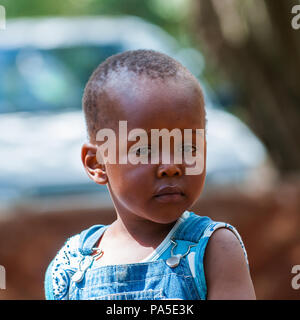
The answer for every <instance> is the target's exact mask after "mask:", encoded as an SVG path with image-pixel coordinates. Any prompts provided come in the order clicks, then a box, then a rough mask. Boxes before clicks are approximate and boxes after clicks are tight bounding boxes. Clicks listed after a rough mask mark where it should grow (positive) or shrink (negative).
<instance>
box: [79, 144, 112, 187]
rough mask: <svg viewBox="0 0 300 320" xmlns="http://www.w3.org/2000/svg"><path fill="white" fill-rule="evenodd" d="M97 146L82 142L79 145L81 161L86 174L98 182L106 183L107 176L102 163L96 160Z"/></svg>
mask: <svg viewBox="0 0 300 320" xmlns="http://www.w3.org/2000/svg"><path fill="white" fill-rule="evenodd" d="M96 154H97V146H95V145H93V144H91V143H84V144H83V146H82V147H81V161H82V163H83V166H84V169H85V171H86V173H87V174H88V176H89V177H90V178H91V179H92V180H93V181H94V182H96V183H98V184H106V183H107V182H108V177H107V174H106V168H105V165H104V164H101V163H99V162H98V161H97V157H96Z"/></svg>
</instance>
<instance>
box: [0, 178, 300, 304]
mask: <svg viewBox="0 0 300 320" xmlns="http://www.w3.org/2000/svg"><path fill="white" fill-rule="evenodd" d="M194 211H195V212H197V213H199V214H201V215H207V216H210V217H212V218H213V219H215V220H220V221H225V222H229V223H231V224H233V225H234V226H235V227H236V228H237V229H238V231H239V232H240V234H241V236H242V239H243V241H244V243H245V246H246V249H247V252H248V258H249V262H250V271H251V275H252V279H253V282H254V287H255V290H256V294H257V298H258V299H300V289H299V290H295V289H293V288H292V286H291V280H292V277H293V274H292V273H291V269H292V266H293V265H297V264H298V265H299V264H300V232H299V230H300V179H299V178H298V179H290V180H287V181H284V182H281V183H277V184H274V185H273V187H272V188H270V189H269V190H265V191H264V192H261V191H259V192H258V190H257V191H255V190H254V191H252V192H245V191H243V189H238V188H223V189H222V191H221V190H220V189H219V188H218V189H211V190H209V191H207V192H206V193H205V194H204V195H203V196H201V198H200V200H199V202H198V203H197V205H195V208H194ZM113 219H114V214H113V211H111V210H103V211H99V210H87V211H85V212H82V211H81V212H78V211H76V209H74V210H72V212H55V213H53V212H52V213H51V212H48V213H43V214H39V215H37V214H34V215H33V214H31V213H30V212H19V213H18V214H17V215H16V216H15V217H14V218H13V219H9V220H3V221H2V222H1V221H0V257H1V260H0V264H1V265H3V266H4V267H5V269H6V290H0V299H44V291H43V290H44V289H43V281H44V273H45V270H46V267H47V265H48V263H49V262H50V260H51V259H52V258H53V256H54V255H55V253H56V251H57V250H58V249H59V248H60V247H61V246H62V244H63V243H64V241H65V240H66V238H67V237H69V236H71V235H73V234H75V233H78V232H79V231H81V230H83V229H85V228H87V227H89V226H90V225H92V224H97V223H103V224H107V223H110V222H112V221H113Z"/></svg>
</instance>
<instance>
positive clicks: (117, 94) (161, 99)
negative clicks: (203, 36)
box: [108, 79, 204, 129]
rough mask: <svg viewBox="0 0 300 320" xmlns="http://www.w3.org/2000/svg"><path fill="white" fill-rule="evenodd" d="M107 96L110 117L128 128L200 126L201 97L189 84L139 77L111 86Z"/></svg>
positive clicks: (202, 109) (201, 114)
mask: <svg viewBox="0 0 300 320" xmlns="http://www.w3.org/2000/svg"><path fill="white" fill-rule="evenodd" d="M108 95H109V96H110V104H111V106H110V108H109V109H110V110H111V111H112V112H113V114H111V116H113V115H114V117H116V118H115V119H116V120H127V121H128V125H129V127H132V128H147V129H152V128H165V127H169V128H170V127H172V126H173V125H174V126H176V127H179V126H180V127H182V128H183V127H187V128H190V127H193V128H195V127H197V126H198V127H199V126H202V127H204V126H203V121H202V120H203V119H202V118H204V106H203V98H202V95H201V93H200V92H199V90H197V88H195V87H193V86H192V85H191V84H190V83H182V82H175V81H161V80H159V81H158V80H152V81H149V80H144V79H143V80H141V81H139V82H130V83H129V82H127V83H122V84H119V86H111V87H109V88H108Z"/></svg>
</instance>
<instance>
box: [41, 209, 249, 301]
mask: <svg viewBox="0 0 300 320" xmlns="http://www.w3.org/2000/svg"><path fill="white" fill-rule="evenodd" d="M107 227H108V226H103V225H95V226H93V227H91V228H89V229H87V230H85V231H83V232H81V234H79V235H76V236H73V237H71V238H70V239H69V240H68V241H67V242H66V244H65V245H64V246H63V247H62V249H61V250H60V251H59V252H58V254H57V255H56V257H55V258H54V260H53V261H52V262H51V264H50V265H49V267H48V269H47V272H46V278H45V293H46V298H47V299H55V300H63V299H70V300H161V299H183V300H199V299H206V295H207V289H206V281H205V274H204V267H203V258H204V253H205V248H206V245H207V242H208V239H209V237H210V236H211V234H212V233H213V232H214V231H215V230H216V229H218V228H229V229H230V230H231V231H232V232H233V233H234V234H235V235H236V236H237V238H238V239H239V241H240V243H241V246H242V247H243V249H244V254H245V259H246V261H247V254H246V251H245V248H244V245H243V242H242V240H241V238H240V236H239V234H238V232H237V231H236V229H235V228H234V227H232V226H231V225H229V224H227V223H223V222H215V221H213V220H211V219H210V218H208V217H202V216H198V215H196V214H195V213H193V212H189V211H185V212H184V213H183V214H182V216H181V217H180V218H179V219H178V221H177V223H176V225H175V226H174V227H173V228H172V230H171V231H170V233H169V234H168V236H167V237H166V238H165V240H164V241H163V242H162V243H161V244H160V245H159V247H158V248H157V249H156V250H155V252H154V253H153V254H152V257H151V259H148V260H147V261H142V262H139V263H132V264H121V265H107V266H97V265H96V263H95V259H94V257H93V256H92V255H91V254H92V253H93V252H94V249H93V247H94V246H95V244H96V243H97V241H98V240H99V238H100V237H101V235H102V233H103V232H104V231H105V229H106V228H107ZM149 260H150V261H149ZM247 263H248V261H247Z"/></svg>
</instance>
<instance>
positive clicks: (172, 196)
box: [154, 186, 185, 202]
mask: <svg viewBox="0 0 300 320" xmlns="http://www.w3.org/2000/svg"><path fill="white" fill-rule="evenodd" d="M184 197H185V195H184V193H183V191H182V190H181V188H180V187H178V186H162V187H160V188H159V189H158V191H157V192H156V193H155V194H154V198H155V199H156V200H157V201H159V202H178V201H182V200H183V198H184Z"/></svg>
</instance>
